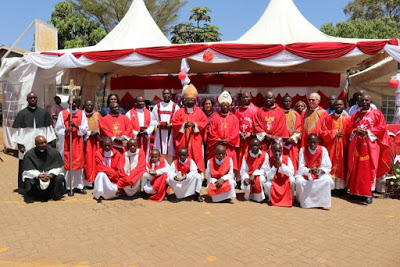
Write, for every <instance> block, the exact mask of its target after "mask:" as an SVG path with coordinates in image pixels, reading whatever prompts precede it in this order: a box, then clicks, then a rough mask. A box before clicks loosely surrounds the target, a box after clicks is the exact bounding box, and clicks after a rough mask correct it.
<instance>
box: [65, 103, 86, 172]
mask: <svg viewBox="0 0 400 267" xmlns="http://www.w3.org/2000/svg"><path fill="white" fill-rule="evenodd" d="M62 116H63V120H64V126H65V129H68V128H69V118H70V113H69V111H68V110H66V109H64V110H63V111H62ZM72 121H73V122H74V123H75V124H76V125H78V126H80V125H81V124H82V110H79V109H78V110H77V112H76V113H75V114H72ZM70 134H71V133H69V132H65V138H64V169H65V170H69V169H70V166H69V157H70V150H69V140H70ZM72 152H73V154H74V155H73V157H72V170H79V169H82V168H83V166H84V162H85V158H84V156H83V139H82V137H81V136H78V129H76V128H75V127H73V128H72Z"/></svg>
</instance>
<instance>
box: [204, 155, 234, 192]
mask: <svg viewBox="0 0 400 267" xmlns="http://www.w3.org/2000/svg"><path fill="white" fill-rule="evenodd" d="M208 162H209V164H210V175H211V178H215V179H217V180H218V179H221V177H222V176H224V175H226V174H227V173H229V170H230V168H231V162H230V158H229V157H227V156H225V158H224V162H223V163H222V164H221V165H218V164H217V163H216V160H215V157H214V158H213V159H211V160H209V161H208ZM230 190H231V185H230V184H229V180H226V181H225V182H224V183H223V184H222V186H221V187H220V188H217V186H216V185H215V184H213V183H209V184H208V195H209V196H214V195H218V194H223V193H227V192H229V191H230Z"/></svg>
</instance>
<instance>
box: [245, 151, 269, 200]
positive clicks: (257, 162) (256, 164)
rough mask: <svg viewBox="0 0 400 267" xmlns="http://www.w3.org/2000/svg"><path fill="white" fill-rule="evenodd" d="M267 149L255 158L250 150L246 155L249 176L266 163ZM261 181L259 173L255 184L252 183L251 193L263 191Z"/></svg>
mask: <svg viewBox="0 0 400 267" xmlns="http://www.w3.org/2000/svg"><path fill="white" fill-rule="evenodd" d="M265 155H266V152H265V151H261V155H259V156H258V157H257V158H253V157H252V156H251V155H250V153H249V152H247V154H246V155H245V160H246V164H247V167H248V168H249V176H250V175H252V174H253V173H254V171H255V170H258V169H259V168H260V167H261V166H262V165H263V163H264V161H265ZM261 186H262V185H261V181H260V176H259V175H257V176H256V177H255V178H254V184H252V185H250V194H260V193H262V188H261Z"/></svg>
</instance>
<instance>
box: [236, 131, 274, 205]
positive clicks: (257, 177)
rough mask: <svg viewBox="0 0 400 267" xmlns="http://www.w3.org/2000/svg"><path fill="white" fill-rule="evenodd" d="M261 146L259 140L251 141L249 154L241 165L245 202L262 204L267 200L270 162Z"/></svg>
mask: <svg viewBox="0 0 400 267" xmlns="http://www.w3.org/2000/svg"><path fill="white" fill-rule="evenodd" d="M260 148H261V144H260V141H259V140H258V139H257V138H253V139H251V141H250V143H249V152H247V153H246V154H245V155H244V156H243V159H241V160H242V163H241V164H240V165H241V167H240V176H241V177H242V185H241V188H242V190H243V191H244V199H245V200H249V199H251V200H254V201H257V202H262V201H263V200H264V199H265V195H264V189H263V187H264V184H265V170H266V164H267V162H268V158H269V157H268V154H267V153H266V152H265V151H261V150H260Z"/></svg>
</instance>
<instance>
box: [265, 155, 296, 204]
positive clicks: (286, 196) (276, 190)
mask: <svg viewBox="0 0 400 267" xmlns="http://www.w3.org/2000/svg"><path fill="white" fill-rule="evenodd" d="M288 162H289V160H288V156H286V155H282V164H285V165H287V164H288ZM269 164H270V166H271V167H272V166H275V158H274V157H270V158H269ZM270 199H271V204H272V206H280V207H291V206H292V187H291V186H290V179H289V177H288V176H286V175H284V174H282V173H279V172H278V170H276V173H275V176H274V179H273V180H272V184H271V194H270Z"/></svg>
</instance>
